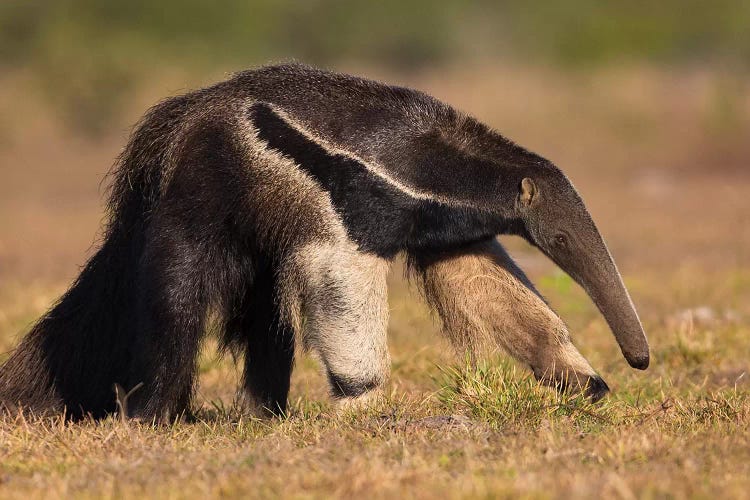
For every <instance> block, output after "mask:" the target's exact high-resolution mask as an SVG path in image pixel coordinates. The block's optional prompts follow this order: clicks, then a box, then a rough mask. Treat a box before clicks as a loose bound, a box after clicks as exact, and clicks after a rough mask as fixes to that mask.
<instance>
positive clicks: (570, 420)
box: [0, 68, 750, 500]
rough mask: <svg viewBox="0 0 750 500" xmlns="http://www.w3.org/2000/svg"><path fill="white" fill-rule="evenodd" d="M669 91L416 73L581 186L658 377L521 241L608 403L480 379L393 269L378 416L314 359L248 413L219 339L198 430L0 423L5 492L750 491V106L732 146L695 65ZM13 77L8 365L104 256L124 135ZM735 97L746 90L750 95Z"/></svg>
mask: <svg viewBox="0 0 750 500" xmlns="http://www.w3.org/2000/svg"><path fill="white" fill-rule="evenodd" d="M508 75H513V77H512V78H510V77H509V76H508ZM674 78H675V77H674V75H660V74H659V73H658V72H656V73H654V72H649V71H639V72H632V73H614V74H600V75H598V76H597V75H595V76H592V77H590V80H587V79H586V78H583V77H576V78H574V79H572V80H567V79H565V78H562V77H560V76H559V75H555V74H544V73H541V74H540V73H539V72H537V70H529V69H523V68H520V69H519V68H513V71H507V72H505V73H503V72H497V73H496V72H494V71H493V70H491V69H489V68H482V70H481V71H477V72H467V70H466V69H465V68H464V69H462V70H460V71H445V72H441V73H440V74H436V75H430V74H424V75H416V76H414V77H413V80H412V81H409V82H405V83H409V84H411V85H414V86H417V87H420V88H424V89H426V90H428V91H430V92H432V93H434V94H437V95H439V96H440V97H442V98H444V99H445V100H448V101H450V102H453V103H455V104H457V105H458V106H459V107H461V108H463V109H466V110H468V111H471V112H475V113H476V114H478V115H479V116H480V117H481V118H482V119H484V120H486V121H488V122H490V123H492V124H495V125H501V126H502V127H501V129H502V131H503V132H505V133H507V134H508V135H509V136H510V137H512V138H514V139H516V140H517V141H518V142H520V143H522V144H525V145H528V146H529V147H531V148H532V149H538V150H540V151H541V152H543V153H545V154H546V155H548V156H550V157H551V158H553V159H555V160H556V161H557V162H558V163H559V164H561V165H562V166H564V167H565V169H566V171H568V172H569V174H570V175H571V177H572V179H573V181H574V182H575V184H576V185H577V186H578V187H579V189H580V190H581V192H582V194H583V196H584V198H585V199H586V201H587V204H588V206H589V208H590V209H591V212H592V213H593V214H594V218H595V220H596V221H597V223H598V224H599V226H600V228H601V229H602V231H603V233H604V236H605V238H606V239H607V242H608V244H609V245H610V248H611V249H612V252H613V254H614V255H615V257H616V259H617V261H618V265H619V266H620V268H621V270H622V271H623V274H624V276H625V280H626V282H627V284H628V286H629V289H630V291H631V293H632V295H633V299H634V301H635V303H636V304H637V306H638V309H639V312H640V314H641V317H642V319H643V321H644V324H645V326H646V330H647V332H648V334H649V340H650V342H651V346H652V364H651V367H650V368H649V370H648V371H646V372H639V371H635V370H632V369H630V368H629V367H628V366H627V363H626V362H625V361H624V360H623V359H622V356H621V355H620V353H619V351H618V348H617V345H616V343H615V341H614V339H613V338H612V335H611V334H610V332H609V330H608V329H607V326H606V324H605V323H604V321H603V320H602V318H601V317H600V315H599V314H598V312H597V311H596V309H595V307H594V306H593V305H592V304H591V302H590V300H589V299H588V298H587V297H586V295H585V294H584V293H583V291H582V290H580V289H579V288H578V287H577V286H576V285H575V284H573V283H572V282H571V281H570V279H569V278H567V277H566V276H565V275H563V274H561V273H560V272H559V271H557V270H555V269H554V268H553V266H551V265H550V264H549V263H548V262H546V261H545V260H544V259H542V258H540V257H539V254H538V253H536V252H534V251H533V250H530V249H528V248H527V247H525V246H524V245H519V244H518V243H517V242H515V241H512V240H511V241H506V243H508V246H509V247H510V248H511V251H512V252H513V254H514V256H516V257H517V260H518V261H519V264H520V265H521V266H522V267H523V268H524V269H526V270H527V271H528V273H529V275H530V276H531V278H532V279H533V280H534V281H535V282H536V283H537V284H538V285H539V288H540V289H541V291H542V292H543V293H544V294H545V296H546V297H547V298H548V299H549V301H550V303H551V304H552V305H553V306H554V308H555V309H556V310H557V311H559V313H560V314H561V315H562V317H563V318H564V319H565V320H566V322H567V323H568V324H569V326H570V329H571V334H572V337H573V339H574V341H575V342H576V345H578V346H579V348H580V350H581V351H582V353H583V354H584V355H585V356H586V357H587V359H589V361H590V362H591V364H592V366H594V367H595V368H596V369H597V370H598V371H599V372H600V374H601V375H602V376H603V378H604V379H605V380H606V381H607V382H608V384H609V385H610V387H611V388H612V390H613V392H612V393H611V394H610V395H609V396H608V397H607V398H605V399H604V400H602V401H601V402H599V403H597V404H594V405H592V404H590V403H588V402H587V401H586V400H584V399H582V398H580V397H579V396H576V395H573V394H571V395H558V394H556V393H554V392H552V391H550V390H548V389H545V388H543V387H540V386H538V385H537V384H536V383H535V382H534V381H533V380H532V378H531V377H530V374H529V373H528V371H527V370H526V369H525V368H524V367H521V366H518V365H515V364H514V363H513V362H511V361H509V360H508V359H507V358H505V357H504V356H503V355H501V354H499V353H489V354H488V356H487V357H486V359H484V360H483V361H482V362H480V363H479V364H478V366H475V367H471V366H466V365H465V364H464V363H463V362H462V358H461V355H460V354H459V355H455V354H454V353H452V352H451V350H450V349H449V347H448V345H447V343H446V342H444V341H443V340H442V339H441V338H440V336H439V335H438V332H437V327H436V326H435V324H434V323H433V321H432V319H431V317H430V314H429V312H428V311H427V310H426V308H425V307H424V305H423V304H422V303H421V302H420V301H419V300H418V299H417V298H416V295H415V294H413V293H412V292H411V291H410V290H409V288H408V287H407V285H406V284H405V283H404V281H403V280H402V279H401V278H400V270H399V268H398V267H396V268H395V269H394V272H393V273H392V276H391V279H390V298H389V300H390V306H391V322H390V327H389V344H390V349H391V354H392V358H393V367H392V377H391V381H390V382H389V385H388V393H387V397H386V400H385V401H384V402H383V403H382V405H381V406H378V407H376V408H372V409H370V410H366V411H362V412H359V413H346V414H337V413H336V412H335V411H334V409H333V407H332V405H331V403H330V400H329V399H328V397H327V390H326V384H325V377H324V376H323V375H322V374H321V373H320V369H319V366H318V364H317V362H316V361H315V360H314V359H312V358H310V357H308V356H306V355H304V354H300V356H298V359H297V363H296V368H295V372H294V376H293V380H292V393H291V396H290V410H289V415H288V416H287V417H286V418H283V419H276V420H272V421H261V420H256V419H252V418H249V417H247V416H246V415H243V414H242V413H241V412H240V411H238V409H237V408H235V407H234V406H233V403H232V402H233V401H234V398H235V387H236V384H237V370H236V368H235V367H234V364H233V361H232V359H231V358H219V357H217V355H216V354H215V349H214V347H215V346H214V342H213V341H212V340H209V341H208V342H207V344H206V346H205V347H206V348H205V349H204V353H203V356H202V358H201V362H200V387H199V389H198V393H197V396H196V401H195V407H196V419H195V421H191V422H176V423H174V424H173V425H168V426H152V425H147V424H143V423H137V422H132V421H123V420H122V419H120V418H119V417H118V416H116V415H115V416H113V417H111V418H108V419H106V420H103V421H100V422H92V421H85V422H82V423H78V424H69V423H65V422H64V421H63V420H62V419H60V418H46V419H32V418H23V417H21V416H15V417H14V416H10V417H2V418H0V498H11V499H12V498H23V499H24V500H26V499H29V498H40V497H44V498H63V497H65V498H68V497H76V498H139V497H160V498H161V497H163V498H195V497H218V496H224V497H240V496H260V497H292V498H323V497H325V498H329V497H334V498H344V497H346V498H349V497H374V498H386V497H411V498H432V497H443V498H465V497H479V498H497V497H500V498H506V497H517V496H524V497H531V498H553V497H554V498H560V497H562V498H565V497H572V496H576V497H581V498H599V497H606V498H610V497H614V498H664V497H668V498H683V497H697V498H707V497H721V498H723V497H745V496H746V495H747V491H748V488H750V431H749V430H748V429H749V428H750V373H748V372H750V364H749V363H750V362H748V360H750V342H749V341H748V340H749V339H750V272H749V271H748V269H750V266H748V262H749V261H748V259H749V258H750V253H749V252H748V249H750V231H748V230H747V228H748V227H750V226H748V225H747V222H748V221H747V215H746V214H748V213H750V197H748V196H747V192H749V190H750V176H748V175H747V171H746V168H744V166H745V163H746V158H747V153H748V149H747V141H746V140H745V139H746V137H748V134H750V108H749V107H748V105H747V103H750V101H747V100H745V101H747V102H746V104H745V105H744V106H745V107H742V106H740V105H739V104H737V103H736V102H735V104H734V105H733V106H734V108H733V111H732V113H734V114H735V115H736V117H737V119H736V120H735V119H733V121H732V124H733V125H732V128H731V130H730V131H725V132H723V133H722V134H723V135H721V136H717V135H716V134H713V133H708V132H710V131H707V130H706V129H705V128H704V127H707V126H709V125H706V124H707V123H708V122H710V120H707V119H706V116H709V115H711V106H713V104H712V102H713V101H712V99H713V97H711V96H713V95H714V92H713V91H712V89H713V88H714V83H715V81H714V80H712V79H711V77H710V75H709V76H707V75H704V74H700V75H698V76H695V75H694V74H692V73H689V72H688V73H681V74H680V76H679V79H680V81H681V86H679V87H675V86H674V85H673V82H674ZM719 80H720V79H719ZM8 81H9V82H10V84H9V86H7V87H6V88H5V90H4V92H5V94H3V93H0V109H2V110H5V111H8V112H9V113H10V115H12V116H18V117H19V120H25V121H23V122H22V125H23V126H22V127H20V128H17V129H16V128H14V129H13V130H12V133H10V134H9V135H8V136H7V137H6V142H5V143H0V164H2V165H3V166H4V167H5V166H6V165H8V166H11V167H12V168H7V169H5V168H4V167H3V168H2V169H0V176H2V178H0V353H5V352H7V351H8V350H9V349H11V348H12V347H13V346H14V345H15V344H16V342H17V340H18V336H19V335H20V334H22V333H23V332H24V331H26V330H27V329H28V327H29V325H30V324H31V323H32V322H33V321H34V319H35V318H37V317H38V316H39V315H40V314H41V313H42V312H43V311H44V310H45V309H46V308H47V307H49V305H50V304H51V303H52V302H53V301H54V299H55V298H56V297H57V296H58V295H59V294H60V293H61V292H62V291H63V290H64V289H65V287H66V284H67V283H68V282H69V281H70V279H72V277H73V276H74V275H75V273H76V271H77V268H76V265H77V264H80V262H81V261H82V259H83V256H84V255H86V254H87V253H86V252H87V251H88V252H89V253H90V250H87V248H88V246H89V244H90V241H91V236H92V235H93V234H94V233H95V231H96V227H97V224H98V222H99V217H100V214H101V202H100V195H99V192H98V186H97V182H98V179H99V178H100V177H101V174H102V173H103V172H104V171H106V169H107V167H108V165H109V164H110V162H111V159H112V158H113V157H114V156H115V154H116V151H117V149H118V148H119V147H121V145H122V141H123V140H124V138H123V137H122V136H121V135H118V134H121V132H118V133H113V134H112V135H111V136H110V137H107V138H104V139H102V140H101V141H98V142H97V143H95V144H94V143H88V142H86V141H81V140H74V139H71V138H70V137H69V136H67V135H66V132H65V131H64V130H63V129H61V128H59V127H58V126H57V125H55V124H54V122H48V121H46V118H45V117H46V115H45V114H44V113H43V111H44V109H43V108H39V110H38V111H39V112H37V113H23V112H22V111H23V109H22V108H19V106H25V105H26V104H23V102H24V101H23V99H21V97H22V96H23V95H24V94H23V88H24V87H23V85H16V84H13V79H12V78H9V79H8ZM157 87H158V85H157V84H154V88H156V92H157V93H158V94H159V95H161V94H163V93H164V92H165V91H164V90H163V89H159V88H157ZM740 88H741V89H742V90H741V92H740V94H742V95H745V96H746V95H750V94H748V89H750V87H748V85H747V82H744V83H742V84H741V87H740ZM479 96H482V98H481V99H480V98H479ZM487 96H503V97H502V98H497V99H490V100H486V97H487ZM151 97H153V98H154V99H155V98H156V96H151ZM144 100H146V101H148V100H149V99H146V98H144ZM150 100H153V99H150ZM745 101H742V102H745ZM737 102H740V101H737ZM137 108H138V109H139V110H140V109H142V108H143V106H141V105H140V104H139V105H138V106H137ZM570 109H576V110H577V111H576V113H575V114H573V115H571V114H570V113H569V110H570ZM128 120H130V118H128ZM623 120H624V121H623ZM625 122H627V124H628V127H626V128H627V129H628V130H624V129H623V123H625ZM120 125H122V128H121V129H118V130H125V125H124V124H120ZM632 127H635V128H636V129H637V130H635V131H634V130H631V128H632ZM21 132H23V133H21ZM39 144H45V147H44V148H40V147H39V146H38V145H39ZM743 162H745V163H743ZM16 166H17V167H16ZM707 194H708V199H707V198H706V196H707ZM2 357H3V354H0V358H2Z"/></svg>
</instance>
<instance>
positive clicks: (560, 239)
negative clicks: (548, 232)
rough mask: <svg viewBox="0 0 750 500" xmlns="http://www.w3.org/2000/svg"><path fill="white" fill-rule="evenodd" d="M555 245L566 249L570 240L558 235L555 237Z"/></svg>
mask: <svg viewBox="0 0 750 500" xmlns="http://www.w3.org/2000/svg"><path fill="white" fill-rule="evenodd" d="M555 245H557V246H558V247H565V246H567V245H568V238H566V237H565V235H564V234H558V235H556V236H555Z"/></svg>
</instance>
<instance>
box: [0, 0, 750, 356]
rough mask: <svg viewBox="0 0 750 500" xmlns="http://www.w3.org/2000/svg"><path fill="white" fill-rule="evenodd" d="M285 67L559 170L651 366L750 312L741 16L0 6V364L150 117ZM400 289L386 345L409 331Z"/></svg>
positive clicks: (687, 6)
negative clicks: (163, 107) (328, 71)
mask: <svg viewBox="0 0 750 500" xmlns="http://www.w3.org/2000/svg"><path fill="white" fill-rule="evenodd" d="M290 59H296V60H298V61H302V62H306V63H309V64H314V65H319V66H324V67H328V68H332V69H337V70H342V71H347V72H353V73H358V74H362V75H364V76H369V77H372V78H378V79H383V80H387V81H389V82H393V83H398V84H403V85H408V86H413V87H417V88H420V89H422V90H425V91H426V92H428V93H431V94H433V95H435V96H437V97H438V98H440V99H442V100H444V101H447V102H449V103H451V104H452V105H454V106H456V107H458V108H460V109H462V110H464V111H466V112H468V113H470V114H473V115H475V116H476V117H478V118H479V119H481V120H483V121H485V122H487V123H488V124H490V125H491V126H493V127H494V128H496V129H497V130H499V131H500V132H501V133H503V134H504V135H506V136H508V137H510V138H511V139H513V140H514V141H516V142H518V143H520V144H522V145H524V146H526V147H528V148H530V149H532V150H534V151H535V152H537V153H539V154H541V155H543V156H545V157H547V158H549V159H551V160H553V161H555V162H556V163H557V164H558V165H559V166H561V167H562V168H563V169H564V170H565V171H566V172H567V173H568V174H569V175H570V177H571V179H572V180H573V182H574V183H575V184H576V186H577V187H578V188H579V190H580V191H581V193H582V195H583V197H584V199H585V200H586V201H587V204H588V206H589V209H590V211H591V213H592V215H593V217H594V219H595V220H596V221H597V223H598V224H599V226H600V228H601V230H602V232H603V234H604V236H605V238H606V239H607V241H608V243H609V244H610V247H611V250H612V252H613V254H614V256H615V258H616V260H617V261H618V264H619V266H620V268H621V270H622V272H623V274H624V276H625V280H626V282H627V283H628V285H629V286H630V288H631V291H632V293H633V296H634V300H635V302H636V304H637V305H638V306H639V308H640V310H641V313H642V316H643V319H644V321H645V322H646V324H647V326H648V327H649V329H650V330H651V331H653V332H655V333H654V334H653V338H652V341H654V339H655V342H656V346H657V351H656V352H657V356H658V355H659V353H661V355H662V357H663V359H668V356H669V352H671V351H669V349H671V347H669V346H673V345H676V344H675V342H673V340H674V339H672V337H670V336H671V335H672V334H673V331H672V330H670V326H669V325H671V324H673V323H670V322H671V321H673V320H674V318H677V319H678V320H679V318H684V314H686V311H687V312H688V314H690V315H697V314H698V313H699V312H700V311H702V312H703V313H702V314H703V316H701V317H704V316H705V318H706V321H709V322H713V323H710V324H714V325H725V324H729V323H730V322H737V321H743V320H742V319H737V318H745V317H747V315H748V312H750V311H749V310H748V308H749V306H748V303H749V302H750V301H748V298H749V297H750V270H748V264H749V263H750V164H749V163H750V2H747V1H741V0H736V1H731V0H714V1H712V2H705V1H698V0H662V1H660V2H651V1H648V2H647V1H640V0H635V1H629V2H602V1H600V0H568V1H566V2H533V3H532V2H527V1H521V0H507V1H489V0H482V1H476V2H470V3H469V2H463V1H460V0H429V1H427V0H414V1H410V2H404V1H400V0H399V1H396V0H383V1H380V2H371V1H362V0H310V1H307V2H293V1H289V0H274V1H271V0H253V1H248V0H231V1H227V0H225V1H215V2H202V1H197V0H181V1H179V2H178V1H174V0H162V1H159V2H153V1H144V0H132V1H129V2H122V1H120V0H56V1H44V0H23V1H21V0H4V1H3V2H1V3H0V333H2V334H3V335H4V336H3V335H0V352H4V351H6V350H7V349H8V348H10V346H11V345H13V344H14V342H15V339H16V338H17V334H19V333H20V332H22V331H23V330H24V329H25V328H26V326H27V325H28V323H29V322H30V321H32V320H33V319H34V318H35V317H36V316H37V315H38V314H39V313H40V312H41V311H43V310H44V309H45V308H47V307H48V306H49V304H50V303H51V302H52V301H53V300H54V298H55V297H56V296H57V294H59V293H60V292H61V291H62V290H63V289H64V288H65V287H66V286H67V284H68V283H69V282H70V280H72V279H73V278H74V277H75V276H76V274H77V272H78V268H79V266H80V265H81V264H83V263H84V262H85V259H86V257H87V256H88V255H90V254H91V251H92V250H91V249H92V245H94V244H95V241H96V240H95V235H96V234H97V228H98V227H99V224H100V222H101V219H102V215H103V202H104V199H105V196H106V186H107V184H106V180H105V181H102V179H103V178H104V176H105V174H106V172H107V171H108V169H109V168H110V166H111V164H112V162H113V160H114V158H115V157H116V155H117V154H118V152H119V151H120V150H121V148H122V147H123V146H124V145H125V143H126V141H127V137H128V134H129V131H130V127H131V126H132V124H133V123H134V122H135V121H136V120H137V119H138V118H139V117H140V116H141V115H142V114H143V113H144V111H145V110H146V108H147V107H148V106H150V105H152V104H154V103H156V102H157V101H158V100H160V99H162V98H164V97H166V96H169V95H173V94H176V93H181V92H185V91H188V90H190V89H194V88H197V87H200V86H202V85H207V84H210V83H212V82H214V81H217V80H219V79H223V78H225V77H226V76H228V75H229V74H230V73H231V72H233V71H237V70H241V69H245V68H248V67H252V66H255V65H260V64H265V63H269V62H278V61H282V60H290ZM509 245H510V246H511V248H512V250H513V253H514V255H516V256H517V258H518V260H519V261H520V262H521V265H522V266H523V267H524V268H525V269H527V270H528V271H529V273H530V274H531V275H532V277H533V278H534V279H535V280H537V281H538V282H539V284H540V287H541V289H542V291H543V292H544V293H545V294H547V295H548V296H550V298H551V300H552V302H553V305H555V306H556V307H557V308H558V309H560V311H561V313H562V314H563V317H564V318H565V319H566V320H567V321H568V322H569V323H571V325H572V327H573V328H574V330H576V331H580V332H581V333H580V334H577V335H581V336H584V338H585V336H586V335H587V333H586V332H587V331H589V330H591V329H592V328H593V329H603V328H605V327H604V326H603V323H601V319H600V318H598V316H597V315H596V313H595V311H594V310H593V306H591V305H590V303H589V302H588V301H587V300H586V299H585V298H581V297H582V295H581V292H580V290H578V289H577V288H576V287H571V284H570V281H569V280H568V279H567V277H565V276H564V275H562V274H560V273H559V272H558V271H556V270H555V269H554V268H553V267H552V266H551V265H550V264H549V263H547V262H546V260H545V259H544V258H542V257H541V256H540V255H539V254H538V253H537V252H535V251H533V250H531V249H529V248H527V247H526V246H524V245H523V244H521V243H519V242H516V241H510V242H509ZM393 280H394V289H395V290H396V291H395V292H394V294H395V295H394V296H395V297H396V298H395V299H393V309H394V321H393V324H392V329H394V331H395V332H396V333H395V338H396V339H398V332H399V331H401V330H404V331H406V330H409V329H413V328H415V325H418V324H421V323H414V322H411V323H410V321H412V320H411V319H409V318H410V317H411V316H410V314H411V313H410V311H411V310H412V308H413V307H417V306H415V305H413V302H411V299H406V298H404V300H403V301H402V300H401V299H400V298H399V297H407V295H405V293H406V292H404V294H403V295H399V293H401V292H399V290H401V289H402V288H403V287H402V283H401V281H400V279H399V277H398V273H395V274H394V278H393ZM400 287H401V288H400ZM556 297H562V298H561V299H559V300H556ZM570 297H578V299H576V300H572V299H569V298H570ZM579 299H580V300H579ZM420 314H421V313H420ZM681 315H682V316H681ZM591 325H594V326H591ZM711 328H714V327H711ZM716 328H718V329H719V330H716ZM721 328H724V327H723V326H716V327H715V328H714V330H715V331H720V329H721ZM712 331H713V330H712ZM579 338H580V337H579ZM597 338H598V337H597ZM704 340H705V339H702V340H701V339H699V341H700V342H703V341H704ZM605 341H606V342H608V343H607V344H602V345H603V346H606V347H605V348H604V349H605V352H607V353H608V354H607V356H610V357H607V358H606V359H610V358H611V359H613V360H614V359H617V361H616V362H618V363H621V360H620V359H619V358H617V356H616V348H615V347H614V343H613V341H612V340H611V338H610V337H607V338H606V339H604V338H602V342H605ZM425 342H427V341H426V340H425ZM706 342H708V341H706ZM660 344H661V345H662V346H664V347H663V349H662V351H659V350H658V347H659V345H660ZM585 351H586V353H587V354H589V355H590V354H591V351H592V349H585ZM657 359H658V358H657ZM613 362H614V361H613ZM727 363H728V366H729V368H731V369H732V370H734V369H735V368H736V366H735V365H737V364H738V363H740V364H741V363H742V361H738V358H736V357H732V358H729V360H728V361H727ZM744 366H745V365H742V366H741V367H740V368H744ZM735 371H736V370H735Z"/></svg>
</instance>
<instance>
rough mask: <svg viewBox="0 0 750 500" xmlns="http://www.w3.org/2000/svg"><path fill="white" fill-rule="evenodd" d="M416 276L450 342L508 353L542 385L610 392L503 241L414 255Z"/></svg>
mask: <svg viewBox="0 0 750 500" xmlns="http://www.w3.org/2000/svg"><path fill="white" fill-rule="evenodd" d="M411 263H412V268H413V271H414V274H415V275H416V277H417V279H418V280H419V282H420V286H421V288H422V290H423V292H424V295H425V297H426V299H427V301H428V303H429V304H430V306H431V307H432V308H433V309H434V310H435V311H436V312H437V314H438V316H439V317H440V319H441V320H442V323H443V330H444V332H445V334H446V335H447V337H448V338H449V339H450V340H451V341H452V342H453V343H454V344H455V345H456V346H458V347H459V348H461V349H467V350H469V352H471V353H472V355H473V354H474V353H475V352H476V350H477V348H478V347H480V344H489V345H490V346H498V347H501V348H503V349H504V350H505V351H506V352H508V353H509V354H510V355H511V356H513V357H514V358H516V359H518V360H519V361H521V362H523V363H524V364H527V365H528V366H530V367H531V369H532V370H533V371H534V375H535V376H536V377H537V379H539V380H540V381H541V382H542V383H545V384H548V385H552V386H555V387H557V388H559V389H566V388H567V389H572V390H585V391H586V393H587V394H588V395H589V396H590V397H591V398H592V399H593V400H597V399H599V398H601V397H602V396H604V395H605V394H606V393H607V391H608V387H607V385H606V384H605V383H604V381H603V380H602V379H601V378H600V377H599V376H598V375H597V374H596V372H595V371H594V370H593V368H591V366H590V365H589V363H588V362H587V361H586V360H585V359H584V357H583V356H582V355H581V354H580V353H579V352H578V350H577V349H576V348H575V346H574V345H573V343H572V342H571V340H570V335H569V334H568V329H567V327H566V326H565V323H563V321H562V320H561V319H560V317H559V316H558V315H557V314H556V313H555V312H554V311H553V310H552V309H551V308H550V307H549V306H548V305H547V304H546V302H545V301H544V300H543V299H542V297H541V296H540V295H539V293H538V292H537V291H536V290H535V289H534V286H533V285H532V284H531V282H530V281H529V279H528V278H527V277H526V275H525V274H524V273H523V271H521V270H520V269H519V268H518V266H517V265H516V264H515V262H513V260H512V259H511V258H510V256H509V255H508V254H507V253H506V252H505V250H504V249H503V247H502V246H501V245H500V243H498V242H497V241H496V240H494V239H492V240H487V241H483V242H480V243H476V244H474V245H471V246H468V247H465V248H462V249H460V250H456V251H451V252H436V253H426V254H425V253H422V254H419V255H412V256H411Z"/></svg>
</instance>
